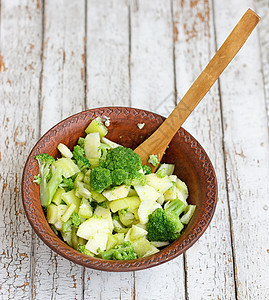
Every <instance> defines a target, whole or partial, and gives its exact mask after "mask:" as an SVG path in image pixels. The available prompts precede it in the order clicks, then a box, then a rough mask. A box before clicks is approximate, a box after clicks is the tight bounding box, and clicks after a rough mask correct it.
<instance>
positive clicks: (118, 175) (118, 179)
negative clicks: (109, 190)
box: [111, 169, 128, 185]
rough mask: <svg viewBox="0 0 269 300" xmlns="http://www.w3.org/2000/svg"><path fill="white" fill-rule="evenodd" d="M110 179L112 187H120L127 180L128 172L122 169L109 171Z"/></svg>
mask: <svg viewBox="0 0 269 300" xmlns="http://www.w3.org/2000/svg"><path fill="white" fill-rule="evenodd" d="M111 179H112V184H113V185H121V184H122V183H124V182H125V181H126V180H127V179H128V172H126V171H125V170H123V169H117V170H113V171H111Z"/></svg>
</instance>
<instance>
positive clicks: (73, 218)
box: [70, 212, 81, 228]
mask: <svg viewBox="0 0 269 300" xmlns="http://www.w3.org/2000/svg"><path fill="white" fill-rule="evenodd" d="M70 219H71V221H72V227H73V228H78V226H79V225H80V224H81V218H80V216H79V215H78V214H77V213H76V212H73V213H72V215H71V217H70Z"/></svg>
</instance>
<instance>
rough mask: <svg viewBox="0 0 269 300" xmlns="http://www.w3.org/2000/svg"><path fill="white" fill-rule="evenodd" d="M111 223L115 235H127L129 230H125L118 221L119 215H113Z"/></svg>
mask: <svg viewBox="0 0 269 300" xmlns="http://www.w3.org/2000/svg"><path fill="white" fill-rule="evenodd" d="M112 222H113V226H114V231H115V232H117V233H127V231H128V230H129V228H126V227H125V226H124V225H123V224H122V223H121V221H120V218H119V215H118V214H115V215H113V217H112Z"/></svg>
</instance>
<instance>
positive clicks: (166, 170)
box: [156, 164, 175, 178]
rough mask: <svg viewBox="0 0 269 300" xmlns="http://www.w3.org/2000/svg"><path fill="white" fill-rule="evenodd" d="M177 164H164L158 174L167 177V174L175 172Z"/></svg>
mask: <svg viewBox="0 0 269 300" xmlns="http://www.w3.org/2000/svg"><path fill="white" fill-rule="evenodd" d="M174 169H175V165H173V164H162V165H161V166H160V167H159V169H158V171H157V172H156V174H157V176H158V177H160V178H163V177H165V176H166V175H168V176H169V175H172V174H173V173H174Z"/></svg>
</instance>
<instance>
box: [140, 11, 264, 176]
mask: <svg viewBox="0 0 269 300" xmlns="http://www.w3.org/2000/svg"><path fill="white" fill-rule="evenodd" d="M259 20H260V17H259V16H258V15H257V14H255V12H253V11H252V10H251V9H248V10H247V11H246V13H245V14H244V15H243V17H242V18H241V19H240V21H239V22H238V23H237V25H236V26H235V28H234V29H233V31H232V32H231V33H230V35H229V36H228V38H227V39H226V40H225V42H224V43H223V44H222V46H221V47H220V48H219V50H218V51H217V53H216V54H215V56H214V57H213V58H212V59H211V61H210V62H209V64H208V65H207V66H206V68H205V69H204V70H203V71H202V73H201V74H200V76H199V77H198V78H197V79H196V80H195V82H194V83H193V84H192V86H191V87H190V89H189V90H188V91H187V93H186V94H185V95H184V97H183V98H182V99H181V101H180V102H179V103H178V105H177V106H176V108H175V109H174V110H173V111H172V113H171V114H170V115H169V117H168V118H167V119H166V120H165V121H164V122H163V123H162V124H161V125H160V127H159V128H158V129H157V130H156V131H155V132H154V133H153V134H152V135H151V136H150V137H149V138H148V139H146V140H145V141H144V142H143V143H142V144H140V145H139V146H138V147H137V148H136V149H135V152H136V153H138V154H139V155H140V156H141V158H142V162H143V164H147V165H149V166H150V167H151V170H152V172H154V171H155V170H156V168H157V167H153V166H152V165H151V164H149V163H148V157H149V155H150V154H156V155H157V156H158V159H159V161H161V159H162V157H163V155H164V152H165V150H166V149H167V147H168V145H169V143H170V141H171V140H172V138H173V136H174V135H175V134H176V132H177V131H178V130H179V128H180V127H181V125H182V124H183V122H184V121H185V120H186V119H187V117H188V116H189V115H190V113H191V112H192V111H193V110H194V108H195V107H196V106H197V104H198V103H199V102H200V101H201V100H202V98H203V97H204V96H205V94H206V93H207V92H208V90H209V89H210V88H211V86H212V85H213V84H214V82H215V81H216V80H217V79H218V77H219V76H220V74H221V73H222V72H223V70H224V69H225V68H226V67H227V65H228V64H229V63H230V62H231V60H232V59H233V58H234V56H235V55H236V53H237V52H238V51H239V50H240V48H241V47H242V46H243V44H244V43H245V41H246V40H247V38H248V37H249V35H250V34H251V32H252V31H253V29H254V28H255V27H256V25H257V24H258V22H259Z"/></svg>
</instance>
